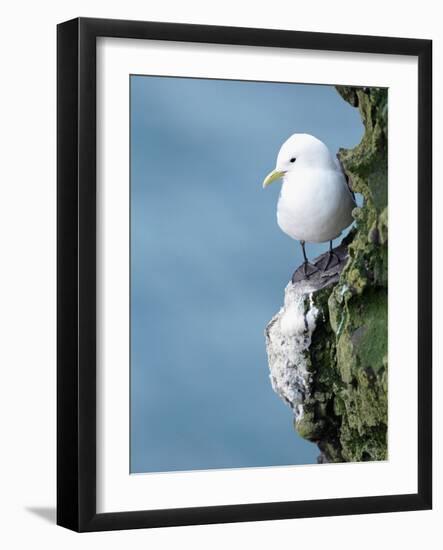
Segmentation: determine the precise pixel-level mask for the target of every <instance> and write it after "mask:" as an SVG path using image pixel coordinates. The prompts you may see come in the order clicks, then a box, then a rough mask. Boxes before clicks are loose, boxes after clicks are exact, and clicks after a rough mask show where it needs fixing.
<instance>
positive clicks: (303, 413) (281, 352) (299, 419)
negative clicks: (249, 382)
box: [266, 86, 388, 462]
mask: <svg viewBox="0 0 443 550" xmlns="http://www.w3.org/2000/svg"><path fill="white" fill-rule="evenodd" d="M337 90H338V92H339V93H340V95H341V96H342V97H343V98H344V99H345V100H346V101H348V102H349V103H350V104H351V105H353V106H354V107H358V108H359V110H360V114H361V117H362V120H363V123H364V126H365V134H364V137H363V139H362V141H361V143H360V144H359V145H358V146H357V147H355V148H354V149H351V150H345V149H341V150H340V151H339V155H338V156H339V159H340V162H341V163H342V166H343V169H344V171H345V173H346V174H347V176H348V177H349V178H350V182H351V185H352V188H353V190H354V191H355V192H357V193H360V194H361V195H363V198H364V204H363V206H362V207H361V208H356V209H355V210H354V218H355V220H356V221H355V228H354V229H353V230H352V231H351V233H350V234H349V235H348V236H347V237H346V239H345V240H344V242H343V243H342V245H341V248H340V249H339V250H340V252H341V254H342V256H343V258H342V260H343V261H342V262H341V263H340V264H339V266H338V267H337V268H336V269H335V270H334V269H332V270H329V271H328V274H327V275H326V276H325V277H323V278H322V277H321V276H320V275H317V276H315V277H313V278H310V279H309V280H308V281H299V282H295V283H293V282H291V283H289V285H288V286H287V287H286V290H285V303H284V307H283V308H282V309H281V310H280V312H279V313H278V314H277V315H276V316H275V317H274V318H273V319H272V320H271V321H270V323H269V324H268V327H267V329H266V342H267V351H268V359H269V367H270V373H271V382H272V386H273V388H274V390H275V391H276V392H277V393H278V394H279V395H280V396H281V397H282V399H283V400H284V401H285V402H286V403H288V404H289V405H290V407H291V408H292V410H293V413H294V425H295V428H296V430H297V432H298V433H299V434H300V435H301V436H302V437H304V438H306V439H308V440H310V441H314V442H316V443H317V445H318V446H319V448H320V451H321V454H320V457H319V461H321V462H343V461H366V460H385V459H386V458H387V452H388V450H387V425H388V399H387V394H388V388H387V380H388V370H387V369H388V365H387V347H388V339H387V281H388V246H387V243H388V210H387V208H388V205H387V196H388V194H387V105H388V99H387V89H383V88H350V87H343V86H339V87H337ZM345 256H346V257H345Z"/></svg>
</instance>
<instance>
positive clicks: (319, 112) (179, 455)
mask: <svg viewBox="0 0 443 550" xmlns="http://www.w3.org/2000/svg"><path fill="white" fill-rule="evenodd" d="M295 132H306V133H311V134H313V135H315V136H317V137H318V138H320V139H321V140H323V141H324V142H325V143H326V144H327V145H328V146H329V147H330V149H331V150H332V151H333V152H334V153H335V152H336V151H337V150H338V148H339V147H353V146H355V145H356V144H357V143H358V142H359V141H360V139H361V137H362V135H363V126H362V124H361V120H360V116H359V113H358V111H357V109H354V108H352V107H351V106H350V105H348V104H347V103H346V102H345V101H343V100H342V99H341V97H340V96H339V95H338V93H337V92H336V91H335V89H334V88H333V87H332V86H319V85H303V84H280V83H265V82H241V81H223V80H204V79H188V78H169V77H150V76H131V449H130V452H131V472H134V473H135V472H156V471H172V470H195V469H208V468H239V467H256V466H275V465H288V464H309V463H315V462H316V457H317V455H318V450H317V447H316V446H315V445H313V444H311V443H309V442H307V441H305V440H303V439H301V438H300V437H299V436H298V435H297V433H296V432H295V431H294V429H293V426H292V414H291V410H290V409H289V408H288V407H287V406H286V405H285V404H284V403H283V402H282V401H281V400H280V398H279V397H278V396H277V395H276V394H274V392H273V391H272V388H271V384H270V381H269V371H268V365H267V357H266V349H265V340H264V335H263V332H264V329H265V326H266V324H267V322H268V321H269V320H270V319H271V317H272V316H273V315H274V313H276V312H277V311H278V310H279V308H280V307H281V305H282V303H283V294H284V288H285V286H286V284H287V282H288V280H289V279H290V277H291V275H292V272H293V271H294V269H295V268H296V267H297V266H298V265H299V264H300V263H301V261H302V258H301V253H300V246H299V244H298V243H297V242H296V241H292V240H291V239H290V238H289V237H287V236H286V235H285V234H283V233H282V232H281V231H280V229H279V228H278V226H277V222H276V203H277V198H278V193H279V190H280V183H275V184H273V185H272V186H270V187H269V188H268V189H267V190H266V191H264V190H263V189H262V187H261V183H262V181H263V178H264V176H265V175H266V174H267V173H268V172H269V171H270V170H272V169H273V168H274V166H275V160H276V156H277V153H278V150H279V148H280V146H281V144H282V143H283V141H284V140H286V139H287V138H288V137H289V136H290V135H291V134H293V133H295ZM326 249H327V244H325V245H308V246H307V250H308V254H309V256H310V257H311V258H313V257H315V256H316V255H318V254H319V253H321V252H323V251H325V250H326Z"/></svg>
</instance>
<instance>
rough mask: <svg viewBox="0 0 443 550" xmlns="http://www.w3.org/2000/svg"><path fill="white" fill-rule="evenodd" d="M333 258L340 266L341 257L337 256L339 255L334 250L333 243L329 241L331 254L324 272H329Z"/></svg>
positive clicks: (329, 253)
mask: <svg viewBox="0 0 443 550" xmlns="http://www.w3.org/2000/svg"><path fill="white" fill-rule="evenodd" d="M332 258H335V259H336V260H337V264H335V265H338V264H339V263H340V258H339V256H337V254H336V253H335V252H334V251H333V250H332V241H329V252H328V257H327V260H326V264H325V267H324V268H323V271H327V270H328V268H329V266H330V264H331V261H332Z"/></svg>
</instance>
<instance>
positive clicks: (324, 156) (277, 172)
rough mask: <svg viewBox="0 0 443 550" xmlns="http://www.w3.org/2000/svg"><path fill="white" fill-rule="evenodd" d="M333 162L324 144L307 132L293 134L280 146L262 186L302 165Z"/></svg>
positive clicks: (322, 165)
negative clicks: (274, 163)
mask: <svg viewBox="0 0 443 550" xmlns="http://www.w3.org/2000/svg"><path fill="white" fill-rule="evenodd" d="M331 163H333V160H332V157H331V154H330V152H329V149H328V148H327V147H326V145H325V144H324V143H323V142H322V141H320V140H319V139H317V138H316V137H314V136H311V135H309V134H293V135H292V136H291V137H290V138H289V139H287V140H286V141H285V142H284V143H283V145H282V146H281V148H280V151H279V153H278V155H277V163H276V166H275V169H274V170H272V172H270V173H269V174H268V175H267V176H266V178H265V179H264V181H263V188H265V187H267V186H268V185H269V184H270V183H272V182H273V181H276V180H278V179H280V178H283V177H284V176H286V175H287V174H290V173H291V172H292V171H293V170H296V169H297V168H299V167H300V166H301V165H302V166H316V167H319V168H321V167H324V166H329V165H330V164H331Z"/></svg>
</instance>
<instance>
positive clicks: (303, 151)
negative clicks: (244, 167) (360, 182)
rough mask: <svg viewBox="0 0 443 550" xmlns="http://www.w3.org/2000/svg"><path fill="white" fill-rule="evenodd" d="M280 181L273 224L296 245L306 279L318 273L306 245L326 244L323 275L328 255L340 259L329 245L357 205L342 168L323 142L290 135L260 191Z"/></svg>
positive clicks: (350, 220) (344, 226)
mask: <svg viewBox="0 0 443 550" xmlns="http://www.w3.org/2000/svg"><path fill="white" fill-rule="evenodd" d="M280 178H282V179H283V185H282V187H281V192H280V197H279V200H278V204H277V222H278V225H279V226H280V229H281V230H282V231H283V232H284V233H286V234H287V235H289V236H290V237H291V238H293V239H295V240H298V241H300V244H301V247H302V250H303V258H304V264H303V266H304V267H303V269H304V273H305V276H306V277H309V275H311V274H312V273H313V272H315V271H317V270H318V269H317V267H316V266H314V265H312V264H310V263H309V261H308V258H307V256H306V251H305V243H306V242H310V243H323V242H327V241H329V256H328V260H327V263H326V265H325V267H324V271H325V270H326V269H328V267H329V265H330V262H331V260H332V258H333V257H335V258H336V259H337V261H340V259H339V258H338V256H337V255H336V254H334V252H333V250H332V241H333V239H335V238H337V237H338V236H339V235H340V234H341V232H342V231H343V229H345V228H346V227H348V226H349V225H350V224H351V223H352V221H353V218H352V209H353V208H355V206H356V204H355V200H354V195H353V193H352V191H351V190H350V189H349V187H348V183H347V180H346V177H345V175H344V173H343V170H342V169H341V166H340V164H339V163H338V160H337V159H336V158H334V157H333V156H332V155H331V153H330V151H329V149H328V148H327V146H326V145H325V144H324V143H323V142H322V141H320V140H319V139H317V138H316V137H314V136H311V135H309V134H293V135H292V136H291V137H290V138H289V139H288V140H287V141H285V142H284V143H283V145H282V146H281V149H280V151H279V153H278V156H277V164H276V167H275V170H273V171H272V172H271V173H270V174H268V175H267V176H266V178H265V179H264V181H263V188H265V187H267V186H268V185H269V184H270V183H272V182H273V181H275V180H277V179H280ZM308 266H309V267H310V269H308Z"/></svg>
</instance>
